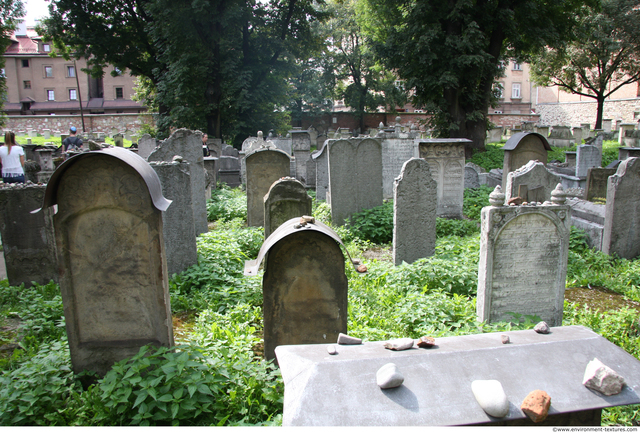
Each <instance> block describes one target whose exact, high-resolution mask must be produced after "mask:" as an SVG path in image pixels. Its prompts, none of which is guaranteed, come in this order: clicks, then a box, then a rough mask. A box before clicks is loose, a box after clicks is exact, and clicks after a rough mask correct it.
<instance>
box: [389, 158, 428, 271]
mask: <svg viewBox="0 0 640 433" xmlns="http://www.w3.org/2000/svg"><path fill="white" fill-rule="evenodd" d="M437 203H438V186H437V184H436V181H435V180H433V178H432V177H431V173H430V171H429V163H427V162H426V161H425V160H424V159H421V158H412V159H410V160H408V161H407V162H405V163H404V165H403V166H402V171H401V172H400V176H399V177H398V178H396V180H395V187H394V201H393V262H394V263H395V264H396V266H397V265H400V264H402V262H407V263H413V262H415V261H416V260H418V259H421V258H424V257H431V256H432V255H433V254H434V252H435V248H436V208H437Z"/></svg>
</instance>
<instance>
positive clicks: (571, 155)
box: [564, 150, 578, 167]
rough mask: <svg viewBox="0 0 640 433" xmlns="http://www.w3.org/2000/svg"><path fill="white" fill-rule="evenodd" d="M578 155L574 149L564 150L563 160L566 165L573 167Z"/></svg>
mask: <svg viewBox="0 0 640 433" xmlns="http://www.w3.org/2000/svg"><path fill="white" fill-rule="evenodd" d="M577 157H578V155H577V153H576V151H575V150H574V151H566V152H565V153H564V158H565V162H566V163H567V167H575V166H576V159H577Z"/></svg>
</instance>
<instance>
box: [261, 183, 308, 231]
mask: <svg viewBox="0 0 640 433" xmlns="http://www.w3.org/2000/svg"><path fill="white" fill-rule="evenodd" d="M311 201H312V200H311V197H310V196H309V194H307V190H306V189H305V187H304V185H303V184H302V182H300V181H299V180H297V179H294V178H292V177H285V178H284V179H279V180H276V181H275V182H274V183H273V185H271V188H269V191H268V192H267V194H266V195H265V196H264V237H265V239H266V238H268V237H269V236H270V235H271V233H273V232H274V231H276V229H277V228H278V227H280V226H281V225H282V224H284V223H285V222H287V221H289V220H290V219H292V218H295V217H302V216H303V215H311V211H312V209H311Z"/></svg>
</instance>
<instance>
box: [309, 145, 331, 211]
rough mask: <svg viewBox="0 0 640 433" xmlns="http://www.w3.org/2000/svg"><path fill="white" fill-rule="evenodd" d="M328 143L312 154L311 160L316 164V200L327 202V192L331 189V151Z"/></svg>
mask: <svg viewBox="0 0 640 433" xmlns="http://www.w3.org/2000/svg"><path fill="white" fill-rule="evenodd" d="M328 147H329V146H327V142H326V141H325V142H324V144H323V145H322V149H320V150H316V151H314V152H313V153H312V154H311V159H312V160H313V161H314V162H315V164H316V200H327V190H328V189H329V157H328V155H329V151H328V150H327V148H328Z"/></svg>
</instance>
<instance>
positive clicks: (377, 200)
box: [327, 138, 382, 225]
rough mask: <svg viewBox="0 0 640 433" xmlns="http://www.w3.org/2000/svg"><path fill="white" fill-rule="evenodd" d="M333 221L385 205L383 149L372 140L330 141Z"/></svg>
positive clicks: (330, 190) (339, 220)
mask: <svg viewBox="0 0 640 433" xmlns="http://www.w3.org/2000/svg"><path fill="white" fill-rule="evenodd" d="M327 145H328V147H329V149H328V150H329V155H328V156H329V188H328V194H330V196H331V220H332V221H333V224H335V225H343V224H344V220H345V219H346V218H349V217H350V216H351V215H353V214H354V213H356V212H360V211H361V210H363V209H372V208H374V207H376V206H380V205H382V146H381V145H380V141H379V140H376V139H372V138H365V139H357V138H354V139H349V140H346V139H340V140H335V141H329V142H328V143H327Z"/></svg>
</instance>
